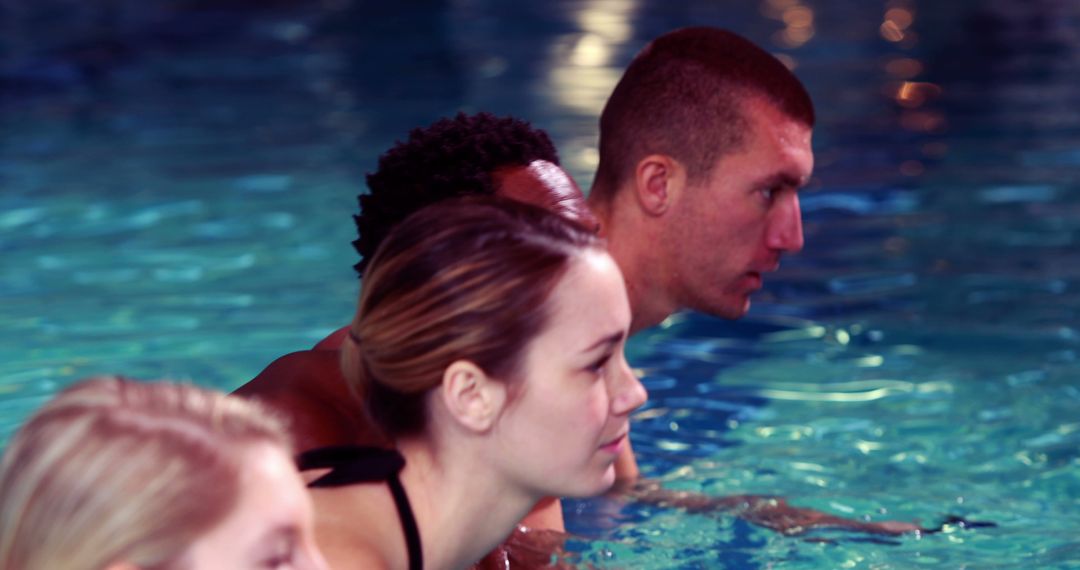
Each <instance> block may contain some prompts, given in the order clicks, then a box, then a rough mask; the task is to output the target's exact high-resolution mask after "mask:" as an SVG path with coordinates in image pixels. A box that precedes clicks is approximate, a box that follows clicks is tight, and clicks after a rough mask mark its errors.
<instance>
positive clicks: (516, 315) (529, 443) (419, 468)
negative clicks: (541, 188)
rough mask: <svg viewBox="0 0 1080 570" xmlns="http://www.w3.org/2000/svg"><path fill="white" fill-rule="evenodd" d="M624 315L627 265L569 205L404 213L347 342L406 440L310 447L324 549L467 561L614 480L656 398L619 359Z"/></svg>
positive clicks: (449, 206)
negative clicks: (639, 418) (530, 517)
mask: <svg viewBox="0 0 1080 570" xmlns="http://www.w3.org/2000/svg"><path fill="white" fill-rule="evenodd" d="M629 328H630V307H629V304H628V302H627V299H626V289H625V286H624V285H623V280H622V276H621V274H620V273H619V269H618V267H616V265H615V262H614V261H612V259H611V256H610V255H608V253H607V251H606V250H605V249H604V248H603V245H602V242H600V240H599V239H598V238H597V237H596V236H595V235H594V234H593V233H592V232H591V231H590V230H588V229H586V228H584V227H582V226H579V225H577V224H576V223H574V222H572V221H569V220H566V219H564V218H562V217H560V216H558V215H556V214H552V213H550V212H548V211H546V210H543V209H540V208H537V207H535V206H528V205H525V204H521V203H517V202H508V201H500V200H497V199H494V198H492V199H486V200H484V199H475V200H463V201H446V202H441V203H439V204H436V205H434V206H429V207H428V208H425V209H423V210H421V211H420V212H417V213H416V214H413V215H412V216H410V217H409V218H408V219H406V220H405V221H404V222H402V223H401V224H399V225H398V226H396V227H395V228H394V230H393V231H391V233H390V234H389V236H388V237H387V238H386V239H385V240H384V241H383V242H382V244H381V245H380V246H379V248H378V250H377V253H376V254H375V257H374V258H373V259H372V262H371V265H370V266H369V267H368V268H367V270H366V272H365V274H364V286H363V288H362V291H361V294H360V302H359V308H358V310H357V313H356V317H355V318H354V320H353V322H352V325H351V326H350V328H349V334H348V338H347V339H346V341H345V344H344V346H343V347H342V355H341V356H342V372H343V374H344V376H345V378H346V380H347V381H348V383H349V386H350V387H351V388H352V390H353V391H354V392H355V394H356V395H357V396H359V398H360V401H361V402H362V404H363V408H364V409H365V410H366V412H367V414H369V416H370V421H371V422H372V423H373V425H374V426H376V427H377V428H378V429H380V430H381V431H382V433H383V434H384V435H385V436H386V438H387V439H388V440H390V441H392V442H393V443H394V448H395V449H393V450H390V449H380V448H370V447H367V448H365V447H333V448H324V449H317V450H313V451H309V452H305V453H304V454H303V455H302V456H301V467H304V468H306V469H310V470H311V473H310V475H311V477H312V479H314V481H313V482H312V483H311V484H310V486H311V487H313V489H312V495H313V497H314V499H315V511H316V531H317V533H318V536H319V543H320V545H321V546H322V547H323V549H324V550H325V552H326V556H327V559H328V560H329V561H330V563H331V564H333V565H334V566H335V567H336V568H342V569H346V568H364V569H366V570H375V569H380V568H390V569H395V570H398V569H401V570H404V569H405V568H409V569H410V570H419V569H421V568H428V569H432V570H450V569H459V568H465V567H467V566H468V565H470V564H473V563H474V562H476V561H477V560H479V559H480V558H481V557H482V556H484V555H485V554H486V553H488V552H490V551H491V549H492V548H494V547H495V546H496V545H497V544H499V543H500V542H501V541H502V540H504V539H505V538H506V537H507V536H508V535H509V534H510V533H511V531H513V529H514V528H515V526H516V525H517V523H518V521H520V520H521V518H522V517H523V516H525V514H526V513H528V512H529V510H530V509H531V508H532V507H533V505H535V504H536V503H537V501H539V500H540V499H541V498H543V497H550V496H556V497H565V496H569V497H584V496H589V495H596V494H599V493H603V492H605V491H607V490H608V489H610V488H611V486H612V484H613V483H614V482H615V468H614V463H615V457H616V456H617V455H618V453H619V450H620V449H621V448H622V446H623V445H625V442H626V435H627V432H628V430H629V414H630V413H631V412H632V411H633V410H635V409H636V408H638V407H639V406H641V404H643V403H644V402H645V389H644V388H643V387H642V386H641V383H640V382H638V379H637V378H636V377H635V376H634V374H633V373H632V372H631V371H630V368H629V366H628V365H627V363H626V359H625V358H624V357H623V344H624V343H625V341H626V336H627V333H628V331H629ZM327 469H329V471H326V470H327ZM549 561H550V555H548V556H546V557H545V559H544V560H543V563H544V565H545V566H546V563H547V562H549Z"/></svg>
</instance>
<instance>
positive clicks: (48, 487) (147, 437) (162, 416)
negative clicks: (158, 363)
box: [0, 377, 291, 570]
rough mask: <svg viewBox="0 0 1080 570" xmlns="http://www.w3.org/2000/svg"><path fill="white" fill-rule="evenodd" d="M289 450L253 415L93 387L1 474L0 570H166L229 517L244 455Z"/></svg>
mask: <svg viewBox="0 0 1080 570" xmlns="http://www.w3.org/2000/svg"><path fill="white" fill-rule="evenodd" d="M261 441H265V442H269V443H272V444H275V445H280V446H282V447H284V448H285V449H286V450H290V453H291V447H290V444H289V442H288V437H287V435H286V432H285V430H284V427H283V425H282V424H281V423H280V422H279V421H278V420H277V419H276V418H274V417H273V416H272V415H270V414H268V413H267V412H266V411H264V410H263V409H262V408H260V407H259V406H258V405H257V404H255V403H253V402H248V401H244V400H242V399H240V398H237V397H233V396H227V395H225V394H222V393H219V392H214V391H210V390H205V389H202V388H198V387H195V386H191V385H184V384H171V383H164V382H159V383H146V382H137V381H134V380H127V379H123V378H117V377H99V378H91V379H88V380H84V381H82V382H79V383H77V384H75V385H73V386H71V387H70V388H68V389H66V390H64V391H63V392H61V393H60V394H59V395H58V396H56V397H55V398H54V399H53V400H51V401H50V402H48V403H47V404H45V406H44V407H42V408H41V409H40V410H39V411H38V412H37V413H35V414H34V415H33V416H32V417H31V418H30V419H29V420H28V421H27V422H26V423H25V424H24V425H23V427H22V428H21V429H20V430H19V432H18V433H17V434H16V435H15V436H14V438H12V440H11V443H10V445H9V446H8V448H7V451H6V452H5V453H4V457H3V461H2V463H0V570H86V569H93V570H99V569H101V568H105V567H106V566H108V565H109V564H112V563H116V562H127V563H130V564H133V565H135V566H137V567H139V568H142V569H159V568H160V569H164V568H172V567H175V566H176V565H178V564H180V563H181V562H182V561H183V558H184V555H185V554H186V550H187V548H188V546H189V545H190V544H191V543H192V542H193V541H194V540H195V539H196V538H198V537H199V536H200V535H202V534H203V533H205V532H207V531H209V530H210V529H212V528H213V526H214V525H215V524H216V523H218V522H219V521H221V520H222V519H223V518H224V517H225V516H226V514H227V513H228V512H229V511H230V510H231V509H232V508H233V506H234V505H235V502H236V500H237V496H238V492H239V473H240V465H239V461H240V459H239V457H240V455H241V452H242V451H243V446H245V445H250V444H251V443H254V442H261Z"/></svg>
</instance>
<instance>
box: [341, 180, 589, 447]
mask: <svg viewBox="0 0 1080 570" xmlns="http://www.w3.org/2000/svg"><path fill="white" fill-rule="evenodd" d="M601 243H602V242H600V240H599V238H597V237H596V235H595V234H593V233H592V232H591V231H590V230H588V229H587V228H585V227H583V226H580V225H578V224H577V223H575V222H573V221H571V220H567V219H565V218H563V217H561V216H558V215H556V214H553V213H551V212H548V211H547V210H544V209H542V208H539V207H536V206H531V205H527V204H523V203H520V202H514V201H510V200H505V199H499V198H494V197H492V198H479V197H474V198H471V199H468V198H465V199H457V200H452V201H445V202H442V203H440V204H436V205H433V206H429V207H427V208H425V209H423V210H421V211H420V212H417V213H416V214H414V215H412V216H410V217H409V218H408V219H407V220H406V221H404V222H402V223H401V224H399V225H398V227H396V228H395V229H394V230H393V231H392V232H391V233H390V235H389V236H387V237H386V239H385V240H384V241H383V244H382V245H381V246H380V247H379V250H378V252H377V253H376V254H375V257H374V258H373V260H372V263H371V265H370V266H369V267H368V270H367V273H366V274H365V276H364V285H363V288H362V290H361V292H360V302H359V306H358V308H357V312H356V316H355V318H354V319H353V322H352V324H351V325H350V334H349V340H347V341H346V342H345V343H344V345H343V346H342V372H343V374H344V376H345V378H346V380H347V382H348V383H349V386H350V387H351V388H352V390H353V391H354V392H355V393H356V394H357V395H358V396H359V397H360V399H361V401H362V402H363V403H364V408H365V410H366V413H367V414H368V416H369V418H368V419H369V420H370V421H371V422H372V423H373V424H374V425H376V426H377V427H378V428H379V429H380V430H382V432H383V435H384V436H386V437H388V438H390V439H394V438H397V437H400V436H408V435H419V434H421V433H422V432H424V430H425V428H426V427H427V416H428V415H427V404H426V402H427V398H426V396H427V394H428V393H429V392H430V391H431V390H432V389H433V388H435V387H436V386H438V385H440V383H441V382H442V377H443V373H444V371H445V370H446V368H447V367H448V366H449V365H450V364H452V363H454V362H456V361H459V360H466V361H469V362H472V363H473V364H475V365H476V366H478V367H479V368H480V369H482V370H483V371H484V372H485V373H486V374H487V375H489V376H491V377H493V378H495V379H498V380H501V381H507V382H511V381H512V380H514V379H515V377H516V376H517V374H518V372H519V370H518V367H519V364H520V361H521V360H522V358H523V356H524V351H525V348H526V346H527V345H528V343H529V341H530V340H531V339H532V338H533V337H535V336H536V335H537V334H539V333H540V331H542V330H543V328H544V327H545V325H546V323H547V320H548V314H549V312H550V308H549V307H548V302H547V299H548V297H549V295H550V294H551V291H552V289H554V288H555V286H556V285H557V284H558V282H559V280H560V278H561V277H562V276H563V274H564V273H566V271H567V270H568V268H569V266H570V263H571V260H572V259H574V258H575V257H577V256H578V255H580V254H581V253H582V252H583V251H584V250H586V249H588V248H602V245H601ZM513 385H514V384H512V385H511V388H513ZM511 393H513V392H511Z"/></svg>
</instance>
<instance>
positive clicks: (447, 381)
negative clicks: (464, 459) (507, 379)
mask: <svg viewBox="0 0 1080 570" xmlns="http://www.w3.org/2000/svg"><path fill="white" fill-rule="evenodd" d="M440 393H441V396H442V399H443V403H444V404H445V405H446V409H447V411H449V412H450V415H451V417H453V418H454V419H455V420H457V421H458V423H460V424H461V425H463V426H465V427H466V428H468V429H470V430H472V431H475V432H484V431H487V430H489V429H491V427H492V426H493V425H494V424H495V420H496V418H498V417H499V414H500V413H501V412H502V409H503V406H504V405H505V404H506V385H505V384H503V383H502V382H499V381H498V380H495V379H494V378H491V377H490V376H488V375H487V374H486V373H485V372H484V371H483V370H481V369H480V367H479V366H477V365H476V364H473V363H472V362H469V361H468V360H458V361H455V362H454V363H452V364H451V365H450V366H448V367H446V370H445V371H444V372H443V382H442V387H441V390H440Z"/></svg>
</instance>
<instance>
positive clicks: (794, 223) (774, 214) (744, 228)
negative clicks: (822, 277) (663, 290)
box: [664, 100, 814, 319]
mask: <svg viewBox="0 0 1080 570" xmlns="http://www.w3.org/2000/svg"><path fill="white" fill-rule="evenodd" d="M746 111H747V113H746V114H747V116H748V118H749V122H750V124H749V126H748V133H747V137H746V139H747V140H746V142H745V144H744V147H743V148H742V149H739V150H736V151H734V152H732V153H729V154H727V155H725V156H722V157H721V158H720V159H719V160H718V161H717V162H716V164H715V166H714V167H713V169H712V171H711V172H710V173H708V174H707V175H706V176H704V177H703V178H702V179H701V180H699V181H691V182H688V183H687V186H686V188H685V191H684V192H683V194H682V196H681V197H680V199H679V200H678V202H677V203H675V204H673V206H672V211H671V214H672V218H671V220H670V221H669V223H668V224H667V226H666V228H667V230H666V232H665V236H664V239H665V241H666V244H667V247H668V248H669V250H670V253H669V262H670V263H671V265H670V266H669V271H668V276H667V279H668V282H667V290H668V292H669V293H671V294H673V295H674V299H673V301H674V302H675V304H676V305H678V306H679V307H687V308H691V309H694V310H697V311H701V312H704V313H709V314H712V315H717V316H721V317H725V318H729V319H737V318H739V317H741V316H743V315H744V314H746V311H747V310H749V308H750V294H751V293H753V292H754V291H756V290H757V289H759V288H761V283H762V275H763V274H764V273H766V272H770V271H775V270H776V269H777V268H778V267H779V266H780V256H781V255H782V254H784V253H785V252H796V251H799V250H800V249H802V246H803V233H802V214H801V212H800V211H799V197H798V194H797V193H796V191H797V190H798V189H799V188H800V187H801V186H802V185H803V184H805V183H806V181H807V179H808V178H809V177H810V173H811V172H812V171H813V169H814V155H813V151H812V150H811V147H810V135H811V129H810V128H808V127H807V126H805V125H803V124H802V123H800V122H798V121H795V120H793V119H791V118H789V117H788V116H786V115H784V114H783V113H781V112H780V111H779V110H777V109H776V108H774V107H773V106H772V105H771V104H769V103H765V102H762V101H757V100H752V101H749V102H748V103H747V109H746Z"/></svg>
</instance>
